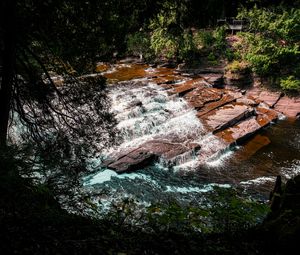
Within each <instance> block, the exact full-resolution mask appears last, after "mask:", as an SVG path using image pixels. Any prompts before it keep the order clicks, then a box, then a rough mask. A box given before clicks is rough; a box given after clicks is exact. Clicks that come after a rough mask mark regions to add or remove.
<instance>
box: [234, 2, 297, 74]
mask: <svg viewBox="0 0 300 255" xmlns="http://www.w3.org/2000/svg"><path fill="white" fill-rule="evenodd" d="M238 17H239V18H247V19H248V20H249V21H250V24H249V32H247V33H240V37H242V41H243V44H242V45H241V47H239V48H238V49H237V50H238V51H239V53H240V55H241V58H242V59H243V60H245V61H247V62H249V63H250V66H251V68H252V70H253V71H254V72H255V73H257V74H258V75H260V76H269V77H276V76H277V77H278V76H279V77H280V76H287V75H293V74H294V73H295V69H296V66H297V63H299V61H300V45H299V40H300V9H293V8H292V9H289V10H285V9H283V8H282V7H278V8H274V9H263V8H262V9H259V8H257V7H254V8H253V9H251V10H246V9H243V10H241V11H240V13H239V15H238Z"/></svg>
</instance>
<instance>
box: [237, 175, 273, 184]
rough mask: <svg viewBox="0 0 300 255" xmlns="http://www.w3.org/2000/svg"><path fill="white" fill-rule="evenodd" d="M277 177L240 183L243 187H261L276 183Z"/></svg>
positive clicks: (259, 178) (260, 178)
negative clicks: (265, 184) (268, 183)
mask: <svg viewBox="0 0 300 255" xmlns="http://www.w3.org/2000/svg"><path fill="white" fill-rule="evenodd" d="M275 180H276V177H274V176H272V177H258V178H256V179H252V180H248V181H242V182H240V184H241V185H260V184H264V183H267V182H275Z"/></svg>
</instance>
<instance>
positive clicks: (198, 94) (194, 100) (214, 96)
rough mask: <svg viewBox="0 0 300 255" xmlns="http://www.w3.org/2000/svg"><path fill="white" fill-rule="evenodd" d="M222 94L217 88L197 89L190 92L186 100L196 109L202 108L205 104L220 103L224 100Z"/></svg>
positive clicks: (185, 97)
mask: <svg viewBox="0 0 300 255" xmlns="http://www.w3.org/2000/svg"><path fill="white" fill-rule="evenodd" d="M222 94H223V93H222V92H221V91H220V90H218V89H215V88H203V87H202V88H201V87H200V88H196V89H194V90H192V91H191V92H188V93H187V94H186V95H185V96H184V99H185V100H187V101H188V102H189V104H190V105H191V106H192V107H194V108H195V109H200V108H202V107H203V106H204V105H205V104H207V103H210V102H215V101H218V100H220V99H221V98H222Z"/></svg>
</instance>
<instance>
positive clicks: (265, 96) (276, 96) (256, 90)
mask: <svg viewBox="0 0 300 255" xmlns="http://www.w3.org/2000/svg"><path fill="white" fill-rule="evenodd" d="M247 95H248V96H251V97H253V98H254V100H256V101H258V102H264V103H266V104H267V105H268V106H269V107H271V108H273V107H274V106H275V104H277V102H278V101H279V100H280V98H281V97H282V96H283V94H282V93H280V92H273V91H266V90H263V89H261V88H260V87H253V88H251V89H250V90H248V91H247Z"/></svg>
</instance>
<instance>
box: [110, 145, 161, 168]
mask: <svg viewBox="0 0 300 255" xmlns="http://www.w3.org/2000/svg"><path fill="white" fill-rule="evenodd" d="M155 159H156V155H155V154H154V153H151V152H148V151H145V150H143V149H141V148H138V149H135V150H132V151H130V152H127V153H126V152H125V153H122V154H120V155H119V156H118V157H117V158H116V159H115V160H111V161H110V162H107V163H106V162H104V165H106V166H107V167H108V168H110V169H113V170H115V171H116V172H117V173H123V172H128V171H134V170H137V169H139V168H142V167H145V166H147V165H150V164H151V163H153V161H154V160H155Z"/></svg>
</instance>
